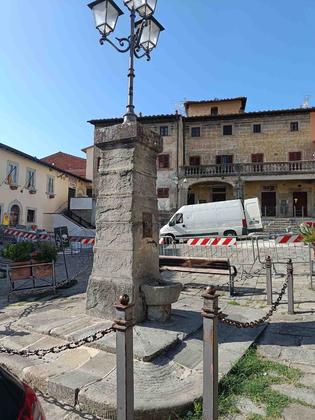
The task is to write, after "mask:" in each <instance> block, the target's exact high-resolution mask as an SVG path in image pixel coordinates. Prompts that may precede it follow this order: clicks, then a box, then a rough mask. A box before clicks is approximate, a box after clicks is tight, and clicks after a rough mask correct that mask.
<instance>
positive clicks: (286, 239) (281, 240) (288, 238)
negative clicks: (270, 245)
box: [276, 235, 303, 245]
mask: <svg viewBox="0 0 315 420" xmlns="http://www.w3.org/2000/svg"><path fill="white" fill-rule="evenodd" d="M302 241H303V238H302V236H301V235H283V236H278V237H277V238H276V243H277V244H279V245H286V244H295V243H298V242H302Z"/></svg>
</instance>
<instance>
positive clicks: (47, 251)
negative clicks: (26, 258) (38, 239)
mask: <svg viewBox="0 0 315 420" xmlns="http://www.w3.org/2000/svg"><path fill="white" fill-rule="evenodd" d="M57 253H58V250H57V248H56V246H55V245H53V244H50V243H42V244H40V245H39V246H38V248H37V249H36V251H35V253H34V256H33V258H34V260H36V261H39V262H53V261H54V262H56V260H57Z"/></svg>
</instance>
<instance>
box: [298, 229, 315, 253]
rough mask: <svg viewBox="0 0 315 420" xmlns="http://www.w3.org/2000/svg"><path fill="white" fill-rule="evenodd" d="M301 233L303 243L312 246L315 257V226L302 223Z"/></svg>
mask: <svg viewBox="0 0 315 420" xmlns="http://www.w3.org/2000/svg"><path fill="white" fill-rule="evenodd" d="M299 232H300V235H301V236H302V238H303V242H304V243H306V244H311V247H312V248H313V252H314V257H315V224H314V223H302V224H301V225H300V228H299Z"/></svg>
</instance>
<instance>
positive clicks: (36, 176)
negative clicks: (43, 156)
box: [0, 143, 91, 230]
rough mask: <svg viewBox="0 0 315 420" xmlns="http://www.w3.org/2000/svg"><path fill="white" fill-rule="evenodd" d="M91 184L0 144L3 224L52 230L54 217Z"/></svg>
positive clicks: (0, 220) (85, 191) (84, 192)
mask: <svg viewBox="0 0 315 420" xmlns="http://www.w3.org/2000/svg"><path fill="white" fill-rule="evenodd" d="M89 188H91V182H90V181H88V180H87V179H85V178H84V177H80V176H77V175H73V174H71V173H70V172H67V171H65V170H62V169H59V168H57V167H56V166H55V165H51V164H49V163H46V162H44V161H41V160H40V159H37V158H34V157H32V156H30V155H27V154H26V153H23V152H21V151H19V150H16V149H13V148H12V147H9V146H7V145H5V144H2V143H0V224H1V223H3V224H9V225H11V226H20V227H21V226H23V227H26V228H33V229H36V228H39V229H46V230H51V229H52V224H51V219H52V217H51V215H53V214H58V213H60V212H61V211H62V210H64V209H67V208H68V207H69V202H70V200H71V198H72V197H86V195H87V189H89Z"/></svg>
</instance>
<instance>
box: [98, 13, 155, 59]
mask: <svg viewBox="0 0 315 420" xmlns="http://www.w3.org/2000/svg"><path fill="white" fill-rule="evenodd" d="M146 24H147V21H146V19H143V20H142V23H141V25H140V26H139V28H138V29H137V31H136V33H135V34H134V36H133V42H132V36H129V37H128V38H118V37H116V38H115V39H116V40H117V41H118V44H119V46H117V45H116V44H115V43H114V42H113V41H111V40H110V39H109V38H108V37H107V36H106V35H102V37H101V39H100V44H101V45H103V44H104V43H105V42H108V43H109V44H110V45H111V46H112V47H114V48H115V50H116V51H118V52H120V53H125V52H128V51H129V50H130V49H131V48H132V47H133V54H134V56H135V57H136V58H143V57H146V59H147V61H149V60H151V56H150V51H147V50H144V49H143V47H141V46H140V39H141V35H142V32H143V28H144V27H145V26H146ZM120 47H122V48H120ZM140 51H144V52H143V53H142V54H139V52H140Z"/></svg>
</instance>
